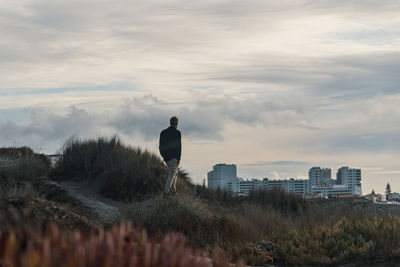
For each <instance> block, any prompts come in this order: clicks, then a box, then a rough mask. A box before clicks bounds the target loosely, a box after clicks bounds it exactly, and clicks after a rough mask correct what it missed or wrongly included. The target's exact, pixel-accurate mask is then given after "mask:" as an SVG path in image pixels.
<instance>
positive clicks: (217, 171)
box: [207, 164, 237, 190]
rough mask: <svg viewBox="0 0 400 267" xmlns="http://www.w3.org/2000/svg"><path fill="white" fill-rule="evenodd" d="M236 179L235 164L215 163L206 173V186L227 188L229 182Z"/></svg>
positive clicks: (215, 188)
mask: <svg viewBox="0 0 400 267" xmlns="http://www.w3.org/2000/svg"><path fill="white" fill-rule="evenodd" d="M235 180H237V168H236V165H235V164H216V165H214V166H213V170H212V171H210V172H208V173H207V182H208V188H211V189H214V190H217V188H218V187H219V188H220V189H221V190H228V185H229V183H232V182H234V181H235Z"/></svg>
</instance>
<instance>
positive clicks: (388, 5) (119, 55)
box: [0, 0, 400, 194]
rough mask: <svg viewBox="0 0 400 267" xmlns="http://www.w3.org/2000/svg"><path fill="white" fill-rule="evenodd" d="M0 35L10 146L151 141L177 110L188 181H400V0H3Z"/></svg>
mask: <svg viewBox="0 0 400 267" xmlns="http://www.w3.org/2000/svg"><path fill="white" fill-rule="evenodd" d="M0 32H1V33H2V34H1V35H0V71H1V75H0V97H1V102H0V129H1V131H0V145H1V146H21V145H27V146H30V147H32V148H33V149H34V150H35V151H37V152H45V153H55V152H57V151H58V150H59V149H60V147H61V146H62V144H63V143H64V142H65V140H66V139H68V138H69V137H71V136H75V137H81V138H91V137H97V136H104V135H105V136H110V135H112V134H118V135H119V136H120V137H121V138H122V139H123V141H124V142H125V143H127V144H130V145H134V146H135V145H140V146H141V147H144V148H147V149H149V150H151V151H154V152H158V137H159V133H160V131H161V130H162V129H164V128H166V127H167V126H168V123H169V118H170V117H171V116H172V115H177V116H178V117H179V118H180V124H179V129H180V130H181V131H182V134H183V158H182V162H181V167H182V168H184V169H186V170H187V171H188V172H189V173H190V174H191V175H192V177H193V178H194V180H195V182H198V183H201V182H202V179H203V178H206V173H207V171H209V170H211V168H212V165H214V164H216V163H222V162H226V163H235V164H237V165H238V174H239V176H240V177H243V178H246V179H250V178H263V177H270V178H277V179H279V178H289V177H294V178H306V177H307V175H308V174H307V172H308V169H309V168H310V167H312V166H321V167H330V168H332V174H333V176H335V174H336V170H337V168H338V167H341V166H343V165H344V166H350V167H358V168H361V169H362V179H363V180H362V189H363V193H364V194H365V193H369V192H370V191H371V190H372V188H374V189H375V191H376V192H383V191H384V188H385V185H386V183H387V182H390V183H391V185H392V189H393V191H397V192H398V191H400V163H399V159H400V142H399V141H398V140H399V139H400V105H399V104H400V75H399V70H400V2H399V1H398V0H395V1H390V0H389V1H380V0H359V1H355V0H353V1H352V0H346V1H340V0H339V1H338V0H336V1H284V3H283V1H262V0H259V1H254V0H247V1H232V0H230V1H218V0H214V1H208V0H203V1H166V0H164V1H122V0H115V1H74V0H57V1H50V0H47V1H43V0H42V1H40V0H21V1H15V0H12V1H11V0H2V1H1V3H0Z"/></svg>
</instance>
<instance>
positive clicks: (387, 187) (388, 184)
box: [385, 183, 392, 200]
mask: <svg viewBox="0 0 400 267" xmlns="http://www.w3.org/2000/svg"><path fill="white" fill-rule="evenodd" d="M385 193H386V200H389V198H390V195H391V193H392V189H391V188H390V183H387V185H386V190H385Z"/></svg>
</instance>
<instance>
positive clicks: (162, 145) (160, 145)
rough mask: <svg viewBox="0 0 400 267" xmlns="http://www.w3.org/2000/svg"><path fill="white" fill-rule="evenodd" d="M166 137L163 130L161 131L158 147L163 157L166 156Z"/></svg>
mask: <svg viewBox="0 0 400 267" xmlns="http://www.w3.org/2000/svg"><path fill="white" fill-rule="evenodd" d="M164 139H165V137H164V134H163V132H161V133H160V141H159V144H158V149H159V150H160V154H161V156H162V157H164V150H165V140H164Z"/></svg>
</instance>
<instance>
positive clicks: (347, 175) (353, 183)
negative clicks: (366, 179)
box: [336, 166, 362, 195]
mask: <svg viewBox="0 0 400 267" xmlns="http://www.w3.org/2000/svg"><path fill="white" fill-rule="evenodd" d="M336 182H337V184H339V185H345V186H347V187H348V188H349V189H351V190H352V195H361V193H362V192H361V169H352V168H349V167H347V166H345V167H341V168H340V169H339V170H338V172H337V174H336Z"/></svg>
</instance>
